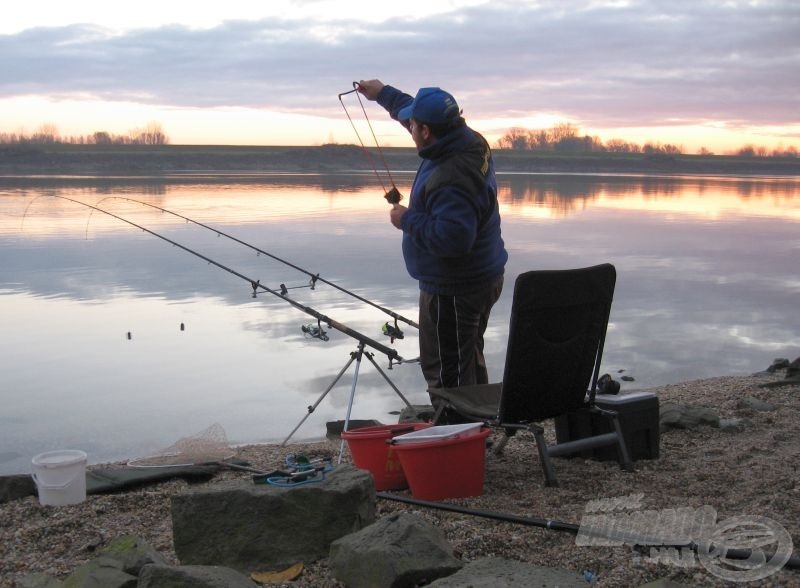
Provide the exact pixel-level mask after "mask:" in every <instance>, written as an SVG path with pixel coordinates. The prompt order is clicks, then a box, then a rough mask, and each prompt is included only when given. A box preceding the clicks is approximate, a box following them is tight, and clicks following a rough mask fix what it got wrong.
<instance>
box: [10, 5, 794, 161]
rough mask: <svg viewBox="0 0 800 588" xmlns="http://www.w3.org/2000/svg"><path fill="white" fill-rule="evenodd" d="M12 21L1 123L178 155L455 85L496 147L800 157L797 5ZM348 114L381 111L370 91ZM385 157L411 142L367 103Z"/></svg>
mask: <svg viewBox="0 0 800 588" xmlns="http://www.w3.org/2000/svg"><path fill="white" fill-rule="evenodd" d="M3 12H4V14H3V16H2V19H0V132H5V133H10V132H23V133H25V134H28V135H29V134H32V133H33V132H35V131H36V130H37V128H39V127H40V126H42V125H44V124H54V125H55V126H56V127H57V129H58V132H59V133H60V135H62V136H69V135H89V134H91V133H93V132H95V131H107V132H110V133H114V134H127V133H128V131H130V130H131V129H134V128H137V127H144V126H146V125H147V124H148V123H150V122H151V121H157V122H158V123H160V124H161V125H162V127H163V129H164V131H165V133H166V134H167V135H168V137H169V138H170V141H171V143H173V144H250V145H319V144H321V143H326V142H338V143H353V142H356V136H355V133H354V132H353V129H352V128H351V127H350V125H349V123H348V121H347V118H346V116H345V114H344V111H343V110H342V107H341V104H340V103H339V99H338V98H337V95H338V94H339V93H340V92H343V91H346V90H349V89H351V88H352V82H353V81H354V80H358V79H366V78H380V79H381V80H383V81H384V82H385V83H390V84H392V85H394V86H397V87H399V88H401V89H403V90H404V91H406V92H408V93H411V94H413V93H415V92H416V90H417V88H419V87H421V86H440V87H442V88H445V89H446V90H448V91H450V92H451V93H453V94H454V95H455V96H456V99H457V100H458V102H459V104H460V106H461V107H462V109H463V110H464V116H465V117H466V118H467V120H468V122H469V123H470V124H471V126H473V127H474V128H476V129H477V130H479V131H481V132H483V133H484V134H485V135H486V136H487V138H489V139H490V140H491V141H493V142H494V141H496V139H497V138H499V137H500V136H502V135H503V134H504V133H505V132H506V131H508V129H510V128H512V127H524V128H530V129H540V128H549V127H551V126H552V125H553V124H555V123H559V122H570V123H572V124H574V125H576V126H577V127H578V128H579V129H580V130H581V132H582V133H585V134H588V135H593V136H598V137H600V139H601V140H603V141H608V140H609V139H614V138H618V139H624V140H626V141H631V142H634V143H638V144H643V143H645V142H648V141H650V142H660V143H672V144H676V145H681V146H682V147H683V148H684V150H685V151H686V152H689V153H691V152H696V151H698V150H699V149H700V148H701V147H705V148H707V149H709V150H711V151H713V152H716V153H725V152H728V151H731V150H734V149H736V148H739V147H741V146H744V145H747V144H751V145H756V146H765V147H767V148H769V149H773V148H786V147H789V146H794V147H796V148H800V2H797V1H796V0H785V1H780V0H772V1H770V0H751V1H740V0H728V1H703V0H663V1H661V0H653V1H636V0H607V1H605V0H575V1H570V0H563V1H548V0H542V1H528V2H524V1H513V0H490V1H482V0H443V1H437V0H406V1H404V2H393V3H390V4H389V3H383V2H377V1H374V0H373V1H366V2H357V1H353V2H347V1H344V0H288V1H270V2H267V1H264V0H252V1H251V0H227V1H226V2H221V3H207V2H197V0H192V1H183V0H171V1H164V0H160V1H159V2H155V1H152V0H138V1H137V2H135V3H134V2H130V3H120V2H109V1H108V0H105V1H102V2H101V1H95V0H76V1H72V2H63V1H62V0H51V1H45V0H27V1H25V2H19V3H13V4H10V5H8V6H6V7H5V9H4V11H3ZM345 104H346V106H347V107H348V110H349V111H350V113H351V116H354V118H356V117H358V118H361V119H363V114H362V113H361V110H360V107H359V104H358V101H357V100H356V98H355V97H354V96H353V95H349V96H347V97H345ZM367 112H368V115H369V117H370V120H371V121H372V123H373V125H374V126H375V130H376V133H377V135H378V138H379V140H380V141H381V144H382V145H384V146H411V145H412V142H411V140H410V137H408V136H407V134H406V133H405V131H403V130H402V129H401V128H400V127H399V126H398V125H396V123H390V122H388V121H387V120H386V116H385V115H384V114H383V111H382V110H380V109H379V108H378V107H377V106H376V105H374V104H367Z"/></svg>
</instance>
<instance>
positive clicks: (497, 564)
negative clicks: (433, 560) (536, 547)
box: [428, 557, 589, 588]
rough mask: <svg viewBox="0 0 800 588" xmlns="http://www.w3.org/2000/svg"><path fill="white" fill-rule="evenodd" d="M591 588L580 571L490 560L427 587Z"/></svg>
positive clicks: (490, 558)
mask: <svg viewBox="0 0 800 588" xmlns="http://www.w3.org/2000/svg"><path fill="white" fill-rule="evenodd" d="M588 585H589V584H588V583H587V582H586V580H585V579H584V578H583V576H581V575H580V574H578V573H577V572H572V571H569V570H564V569H561V568H548V567H543V566H535V565H533V564H528V563H524V562H519V561H513V560H509V559H504V558H499V557H487V558H482V559H477V560H475V561H473V562H471V563H469V564H467V565H465V566H464V567H463V568H461V570H459V571H458V572H456V573H455V574H453V575H452V576H448V577H446V578H440V579H438V580H436V581H434V582H432V583H430V584H428V588H463V587H464V586H470V588H517V587H518V586H536V587H537V588H556V587H559V588H585V587H586V586H588Z"/></svg>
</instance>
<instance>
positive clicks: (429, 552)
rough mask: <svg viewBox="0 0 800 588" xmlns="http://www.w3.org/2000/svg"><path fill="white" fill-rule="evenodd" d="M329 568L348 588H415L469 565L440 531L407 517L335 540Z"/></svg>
mask: <svg viewBox="0 0 800 588" xmlns="http://www.w3.org/2000/svg"><path fill="white" fill-rule="evenodd" d="M329 563H330V567H331V569H332V570H333V573H334V576H335V577H336V579H337V580H339V581H340V582H343V583H344V584H345V585H347V586H348V588H373V587H378V586H380V587H387V588H413V587H414V586H418V585H424V584H427V583H428V582H430V581H431V580H434V579H436V578H440V577H442V576H447V575H450V574H452V573H453V572H456V571H458V570H459V569H460V568H461V567H462V566H463V565H464V564H463V563H462V562H461V561H460V560H458V559H457V558H456V557H455V556H454V555H453V549H452V548H451V547H450V545H449V544H448V543H447V540H446V539H445V537H444V534H443V533H442V532H441V531H440V530H439V529H437V528H436V527H434V526H433V525H432V524H430V523H428V522H427V521H425V520H423V519H421V518H420V517H417V516H415V515H412V514H407V513H398V514H393V515H390V516H388V517H385V518H383V519H381V520H379V521H378V522H376V523H374V524H372V525H370V526H369V527H366V528H364V529H362V530H361V531H358V532H357V533H353V534H351V535H347V536H346V537H342V538H341V539H338V540H336V541H334V542H333V543H332V544H331V550H330V561H329Z"/></svg>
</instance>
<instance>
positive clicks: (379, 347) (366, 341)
mask: <svg viewBox="0 0 800 588" xmlns="http://www.w3.org/2000/svg"><path fill="white" fill-rule="evenodd" d="M48 196H49V197H52V198H59V199H61V200H66V201H68V202H73V203H75V204H79V205H81V206H85V207H86V208H89V209H91V210H93V211H97V212H100V213H103V214H105V215H108V216H110V217H112V218H115V219H117V220H119V221H122V222H123V223H126V224H128V225H131V226H133V227H136V228H137V229H141V230H142V231H144V232H146V233H148V234H150V235H152V236H154V237H157V238H159V239H161V240H163V241H166V242H167V243H170V244H171V245H173V246H175V247H178V248H180V249H182V250H184V251H186V252H187V253H190V254H192V255H194V256H196V257H199V258H200V259H202V260H204V261H206V262H208V263H210V264H211V265H213V266H216V267H218V268H219V269H221V270H224V271H226V272H228V273H230V274H232V275H234V276H236V277H238V278H241V279H243V280H245V281H247V282H248V283H249V284H250V286H251V287H252V288H253V296H255V295H256V293H257V292H259V291H263V292H268V293H270V294H272V295H274V296H277V297H278V298H280V299H281V300H284V301H286V302H287V303H289V304H291V305H292V306H294V307H295V308H297V309H298V310H301V311H303V312H304V313H306V314H308V315H310V316H312V317H314V318H315V319H317V324H318V326H319V327H320V330H321V325H322V323H325V324H327V325H328V326H329V327H330V328H333V329H336V330H337V331H339V332H341V333H344V334H345V335H348V336H349V337H352V338H353V339H356V340H357V341H358V342H359V343H360V344H361V347H362V348H363V346H365V345H366V346H368V347H371V348H373V349H375V350H376V351H379V352H380V353H383V354H384V355H386V356H387V357H388V358H389V367H390V368H391V365H392V363H403V362H404V361H405V360H404V359H403V358H402V357H401V356H400V355H399V354H398V353H397V351H396V350H395V349H392V348H391V347H388V346H386V345H383V344H382V343H379V342H378V341H375V340H374V339H372V338H371V337H368V336H366V335H364V334H362V333H360V332H358V331H356V330H354V329H351V328H350V327H348V326H347V325H344V324H343V323H340V322H338V321H336V320H334V319H332V318H330V317H329V316H327V315H325V314H322V313H320V312H318V311H316V310H315V309H313V308H311V307H310V306H306V305H305V304H301V303H300V302H297V301H296V300H293V299H292V298H289V297H288V296H287V295H286V293H285V292H281V291H278V290H274V289H272V288H269V287H267V286H264V285H263V284H261V281H260V280H253V279H252V278H250V277H248V276H246V275H244V274H242V273H241V272H239V271H237V270H235V269H232V268H230V267H228V266H226V265H224V264H222V263H220V262H218V261H216V260H214V259H212V258H210V257H208V256H207V255H204V254H202V253H200V252H198V251H195V250H194V249H192V248H191V247H187V246H186V245H183V244H181V243H179V242H178V241H175V240H173V239H170V238H169V237H166V236H165V235H162V234H161V233H158V232H156V231H154V230H152V229H148V228H147V227H145V226H143V225H140V224H138V223H136V222H134V221H132V220H130V219H127V218H125V217H123V216H120V215H118V214H114V213H113V212H111V211H109V210H106V209H104V208H100V207H99V206H97V205H92V204H89V203H87V202H83V201H81V200H77V199H75V198H70V197H68V196H62V195H58V194H48Z"/></svg>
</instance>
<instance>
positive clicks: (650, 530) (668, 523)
mask: <svg viewBox="0 0 800 588" xmlns="http://www.w3.org/2000/svg"><path fill="white" fill-rule="evenodd" d="M643 498H644V494H630V495H628V496H621V497H615V498H601V499H599V500H592V501H590V502H588V503H587V504H586V508H585V511H586V512H585V514H584V515H583V517H582V518H581V524H580V526H579V528H578V535H577V537H576V539H575V543H576V544H577V545H580V546H620V545H629V546H650V554H649V556H648V557H644V558H641V560H642V561H644V562H646V563H665V564H671V565H676V566H679V567H683V568H689V567H696V566H698V565H701V566H703V567H704V568H705V569H706V570H708V571H709V572H710V573H711V574H713V575H715V576H717V577H718V578H721V579H723V580H727V581H730V582H752V581H754V580H760V579H762V578H766V577H767V576H770V575H772V574H774V573H775V572H777V571H778V570H780V569H781V568H782V567H783V566H784V565H785V564H786V562H787V561H788V560H789V557H791V554H792V549H793V544H792V538H791V536H790V535H789V533H788V531H786V529H785V528H784V527H783V526H782V525H781V524H779V523H777V522H776V521H774V520H772V519H769V518H767V517H762V516H757V515H752V516H735V517H730V518H728V519H725V520H723V521H719V522H718V521H717V511H716V510H715V509H714V508H713V507H711V506H708V505H704V506H701V507H699V508H691V507H684V508H678V509H674V508H666V509H662V510H659V511H656V510H643V509H642V499H643ZM767 546H774V548H772V549H770V551H771V553H769V552H765V550H764V549H762V548H764V547H767Z"/></svg>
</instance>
